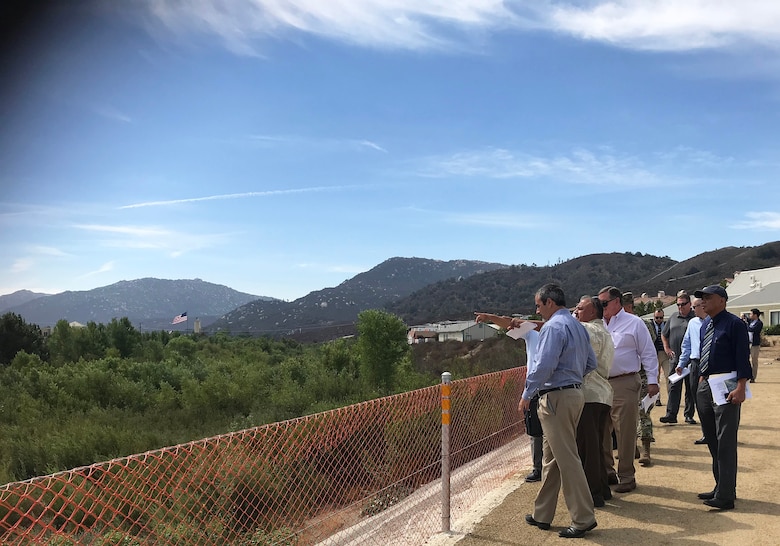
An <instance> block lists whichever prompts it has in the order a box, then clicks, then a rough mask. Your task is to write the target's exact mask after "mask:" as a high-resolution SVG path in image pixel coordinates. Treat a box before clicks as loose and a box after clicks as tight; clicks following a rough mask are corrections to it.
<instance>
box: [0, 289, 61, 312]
mask: <svg viewBox="0 0 780 546" xmlns="http://www.w3.org/2000/svg"><path fill="white" fill-rule="evenodd" d="M48 295H49V294H42V293H40V292H30V291H29V290H17V291H16V292H14V293H13V294H7V295H5V296H0V313H5V312H6V311H8V310H9V309H11V308H12V307H16V306H18V305H22V304H25V303H27V302H28V301H32V300H34V299H36V298H40V297H43V296H48Z"/></svg>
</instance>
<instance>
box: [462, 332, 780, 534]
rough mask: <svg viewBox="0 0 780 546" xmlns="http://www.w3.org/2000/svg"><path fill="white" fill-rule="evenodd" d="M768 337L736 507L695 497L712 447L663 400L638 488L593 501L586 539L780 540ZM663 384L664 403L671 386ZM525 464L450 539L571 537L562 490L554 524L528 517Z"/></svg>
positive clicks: (776, 379) (708, 476) (775, 383)
mask: <svg viewBox="0 0 780 546" xmlns="http://www.w3.org/2000/svg"><path fill="white" fill-rule="evenodd" d="M770 341H774V346H772V347H768V348H767V347H765V348H762V351H761V356H760V359H759V360H760V367H759V375H758V381H757V382H756V383H754V384H752V385H751V388H752V389H753V399H752V400H749V401H747V402H746V403H745V404H744V405H743V407H742V418H741V423H740V427H739V474H738V476H737V501H736V509H735V510H731V511H726V512H717V511H712V510H710V509H709V508H708V507H706V506H704V505H703V504H702V502H701V501H700V500H698V499H697V498H696V494H697V493H698V492H701V491H709V490H711V489H712V486H713V479H712V472H711V467H710V464H711V458H710V456H709V452H708V451H707V447H706V446H697V445H694V444H693V441H694V440H696V439H697V438H699V437H700V436H701V428H700V427H699V426H698V425H686V424H677V425H664V424H661V423H660V422H659V421H658V419H659V418H660V417H661V416H662V415H664V413H663V412H664V409H665V407H657V408H655V409H654V410H653V412H652V414H651V416H652V418H653V427H654V432H655V439H656V441H655V443H654V444H653V448H652V456H653V461H654V465H653V466H651V467H647V468H645V467H642V466H639V465H637V476H636V478H637V483H638V487H637V489H636V490H635V491H633V492H631V493H627V494H615V495H614V497H613V498H612V500H611V501H608V502H607V505H606V506H605V507H604V508H600V509H596V518H597V520H598V524H599V525H598V528H596V529H595V530H594V531H593V532H591V533H589V534H588V535H587V536H586V538H585V539H582V540H587V541H589V542H594V543H597V544H604V545H625V544H653V545H661V544H675V545H678V544H679V545H691V546H693V545H696V546H701V545H703V544H724V545H726V544H728V545H736V546H748V545H751V546H752V545H754V544H767V545H769V544H771V545H777V544H780V518H779V517H778V516H780V336H775V337H773V338H770ZM661 390H662V400H663V401H664V403H665V401H666V392H665V389H664V388H663V387H662V389H661ZM697 419H698V418H697ZM680 422H682V411H681V412H680ZM527 471H528V469H521V470H520V471H519V472H518V475H517V477H515V478H514V485H515V487H514V489H513V490H512V491H511V492H510V493H509V494H508V495H506V496H505V497H504V498H503V500H499V501H498V502H496V503H495V506H494V507H492V509H491V510H490V512H489V513H487V514H486V515H485V516H484V517H483V518H482V519H481V521H480V522H479V523H476V524H472V525H469V527H471V531H470V532H468V533H467V534H465V536H464V535H461V536H460V537H458V536H457V535H455V536H452V537H450V541H449V542H450V544H454V543H456V542H457V544H458V546H486V545H501V546H508V545H523V546H527V545H532V544H558V543H561V544H563V543H565V544H571V541H570V540H568V539H562V538H559V537H558V532H557V531H559V530H561V529H563V528H564V527H566V526H568V524H569V516H568V512H567V510H566V506H565V504H564V503H563V495H561V496H560V497H559V503H558V510H557V513H556V516H555V520H554V521H553V528H552V530H551V531H547V532H545V531H540V530H539V529H537V528H535V527H531V526H530V525H527V524H526V523H525V522H524V521H523V516H524V515H525V514H526V513H529V512H530V509H531V506H532V505H533V500H534V498H535V496H536V492H537V490H538V488H539V484H538V483H536V484H527V483H524V482H522V476H524V475H525V473H526V472H527ZM453 527H454V528H456V526H453ZM461 528H464V527H461Z"/></svg>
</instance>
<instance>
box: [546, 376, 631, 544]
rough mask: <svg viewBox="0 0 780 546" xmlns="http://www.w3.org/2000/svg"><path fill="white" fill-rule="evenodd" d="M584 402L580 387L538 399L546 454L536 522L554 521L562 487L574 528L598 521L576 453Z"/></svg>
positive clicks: (551, 393)
mask: <svg viewBox="0 0 780 546" xmlns="http://www.w3.org/2000/svg"><path fill="white" fill-rule="evenodd" d="M584 405H585V397H584V396H583V394H582V391H581V390H580V389H567V390H561V391H553V392H550V393H547V394H544V395H542V396H541V397H540V398H539V420H540V421H541V422H542V428H543V429H544V441H543V444H542V445H543V450H544V457H543V463H542V486H541V488H540V489H539V493H538V494H537V496H536V501H535V502H534V512H533V514H532V515H533V518H534V519H535V520H536V521H541V522H543V523H550V522H552V520H553V518H554V517H555V508H556V506H557V505H558V492H559V491H560V490H561V488H563V497H564V500H565V501H566V507H567V508H568V509H569V515H570V516H571V524H572V525H573V526H574V527H575V528H577V529H585V528H587V527H589V526H590V525H593V522H594V521H596V516H595V513H594V510H593V498H592V497H591V495H590V489H589V488H588V481H587V479H586V478H585V471H584V470H583V468H582V461H581V460H580V456H579V454H578V453H577V423H578V422H579V420H580V415H581V414H582V408H583V406H584ZM632 457H633V452H632Z"/></svg>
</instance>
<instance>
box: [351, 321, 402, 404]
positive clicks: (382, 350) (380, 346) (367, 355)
mask: <svg viewBox="0 0 780 546" xmlns="http://www.w3.org/2000/svg"><path fill="white" fill-rule="evenodd" d="M357 330H358V340H357V352H358V356H359V358H360V371H361V374H362V376H363V378H364V379H365V380H366V382H367V384H368V385H369V386H370V387H373V388H379V389H380V390H382V391H383V392H386V393H390V392H392V389H393V387H394V385H395V378H396V377H395V376H396V372H397V370H398V367H399V365H400V363H401V362H402V361H403V360H404V358H405V357H406V356H407V355H408V353H409V343H408V342H407V338H406V325H405V324H404V322H403V321H402V320H401V319H399V318H398V317H396V316H395V315H392V314H390V313H387V312H385V311H380V310H377V309H368V310H366V311H363V312H361V313H360V314H359V315H358V323H357Z"/></svg>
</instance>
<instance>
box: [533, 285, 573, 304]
mask: <svg viewBox="0 0 780 546" xmlns="http://www.w3.org/2000/svg"><path fill="white" fill-rule="evenodd" d="M536 296H537V297H538V298H539V299H540V300H542V303H546V302H547V300H553V302H554V303H555V305H558V306H560V307H566V296H565V295H564V293H563V288H561V287H560V286H558V285H557V284H555V283H547V284H545V285H544V286H542V287H541V288H540V289H539V290H538V291H537V292H536Z"/></svg>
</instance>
